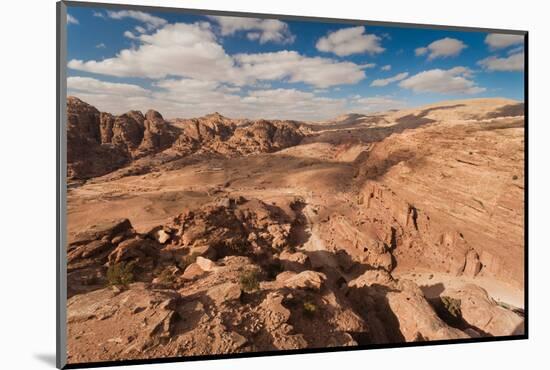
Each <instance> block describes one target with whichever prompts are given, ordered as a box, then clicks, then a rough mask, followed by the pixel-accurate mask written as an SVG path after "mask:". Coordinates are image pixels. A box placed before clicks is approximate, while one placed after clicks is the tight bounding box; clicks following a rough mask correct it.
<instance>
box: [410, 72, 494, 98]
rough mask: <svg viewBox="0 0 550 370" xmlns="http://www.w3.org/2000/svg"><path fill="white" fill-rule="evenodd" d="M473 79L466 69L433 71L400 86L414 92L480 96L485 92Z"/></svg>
mask: <svg viewBox="0 0 550 370" xmlns="http://www.w3.org/2000/svg"><path fill="white" fill-rule="evenodd" d="M471 77H472V74H471V71H470V70H469V69H468V68H465V67H454V68H451V69H447V70H444V69H431V70H428V71H423V72H420V73H418V74H416V75H414V76H411V77H409V78H407V79H406V80H403V81H401V82H400V83H399V86H401V87H403V88H405V89H410V90H412V91H414V92H429V93H441V94H478V93H481V92H483V91H485V88H482V87H479V86H477V85H476V83H475V82H474V81H472V80H471V79H470V78H471Z"/></svg>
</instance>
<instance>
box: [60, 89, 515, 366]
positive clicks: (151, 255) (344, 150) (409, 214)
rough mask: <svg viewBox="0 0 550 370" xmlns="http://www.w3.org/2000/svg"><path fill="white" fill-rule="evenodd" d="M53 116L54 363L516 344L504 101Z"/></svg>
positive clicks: (76, 106) (73, 109)
mask: <svg viewBox="0 0 550 370" xmlns="http://www.w3.org/2000/svg"><path fill="white" fill-rule="evenodd" d="M67 111H68V122H67V123H68V127H67V130H68V132H67V137H68V151H67V156H68V177H69V179H68V225H67V227H68V230H67V231H68V236H69V238H68V239H69V244H68V246H67V255H68V296H69V302H68V353H69V363H78V362H88V361H102V360H113V359H135V358H151V357H165V356H168V357H173V356H191V355H204V354H220V353H234V352H250V351H267V350H285V349H296V348H315V347H330V346H350V345H357V344H361V345H365V344H374V343H399V342H403V341H427V340H441V339H459V338H472V337H474V338H475V337H481V336H501V335H513V334H521V333H523V303H524V291H523V284H524V280H523V279H524V129H525V127H524V116H523V114H524V113H523V104H522V103H519V102H517V101H513V100H505V99H476V100H463V101H449V102H441V103H438V104H434V105H430V106H424V107H420V108H416V109H407V110H401V111H390V112H386V113H378V114H373V115H368V116H367V115H360V114H350V115H347V116H342V117H339V118H338V119H335V120H333V121H327V122H298V121H274V120H256V121H252V120H243V119H238V120H237V119H230V118H227V117H224V116H222V115H220V114H218V113H214V114H210V115H207V116H204V117H200V118H193V119H174V120H165V119H164V118H163V117H162V115H161V114H160V113H158V112H155V111H152V110H150V111H148V112H147V113H146V114H145V115H144V114H142V113H141V112H138V111H131V112H128V113H126V114H123V115H120V116H113V115H111V114H108V113H103V112H99V111H98V110H97V109H96V108H94V107H92V106H90V105H88V104H87V103H85V102H83V101H81V100H79V99H78V98H76V97H69V98H68V100H67Z"/></svg>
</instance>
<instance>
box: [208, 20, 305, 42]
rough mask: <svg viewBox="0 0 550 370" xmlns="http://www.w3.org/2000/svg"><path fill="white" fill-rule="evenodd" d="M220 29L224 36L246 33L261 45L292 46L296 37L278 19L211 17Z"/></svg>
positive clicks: (250, 38)
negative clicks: (270, 43)
mask: <svg viewBox="0 0 550 370" xmlns="http://www.w3.org/2000/svg"><path fill="white" fill-rule="evenodd" d="M209 18H210V19H212V20H213V21H215V22H216V23H217V24H218V25H219V27H220V33H221V35H222V36H231V35H234V34H235V33H237V32H240V31H245V32H246V37H247V38H248V39H249V40H252V41H256V40H257V41H259V42H260V44H265V43H266V42H274V43H278V44H290V43H292V42H294V39H295V36H294V35H293V34H292V33H291V32H290V29H289V27H288V24H286V23H284V22H281V21H280V20H277V19H256V18H244V17H225V16H211V17H209Z"/></svg>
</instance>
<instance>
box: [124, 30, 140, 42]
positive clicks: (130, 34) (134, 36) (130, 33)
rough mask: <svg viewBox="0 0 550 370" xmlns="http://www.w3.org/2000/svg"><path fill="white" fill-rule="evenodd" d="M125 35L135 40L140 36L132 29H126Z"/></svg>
mask: <svg viewBox="0 0 550 370" xmlns="http://www.w3.org/2000/svg"><path fill="white" fill-rule="evenodd" d="M124 37H127V38H129V39H130V40H135V39H137V38H138V37H137V36H136V35H134V34H133V33H132V32H130V31H124Z"/></svg>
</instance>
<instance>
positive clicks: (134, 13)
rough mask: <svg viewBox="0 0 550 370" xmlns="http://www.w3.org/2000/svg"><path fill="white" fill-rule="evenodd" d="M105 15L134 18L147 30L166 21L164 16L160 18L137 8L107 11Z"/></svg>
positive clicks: (115, 17) (114, 17) (157, 26)
mask: <svg viewBox="0 0 550 370" xmlns="http://www.w3.org/2000/svg"><path fill="white" fill-rule="evenodd" d="M107 16H108V17H109V18H111V19H124V18H131V19H135V20H137V21H140V22H143V23H144V24H145V26H146V27H147V29H148V30H153V29H155V28H159V27H162V26H164V25H165V24H167V23H168V22H167V21H166V19H164V18H160V17H157V16H154V15H152V14H149V13H145V12H141V11H138V10H119V11H108V12H107Z"/></svg>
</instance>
